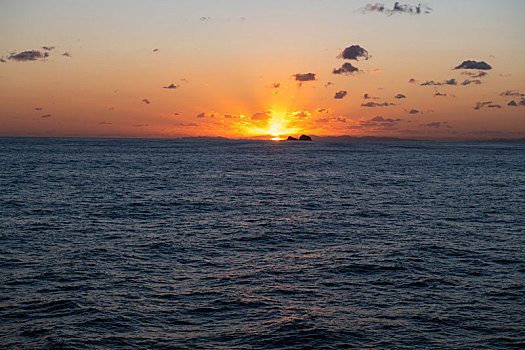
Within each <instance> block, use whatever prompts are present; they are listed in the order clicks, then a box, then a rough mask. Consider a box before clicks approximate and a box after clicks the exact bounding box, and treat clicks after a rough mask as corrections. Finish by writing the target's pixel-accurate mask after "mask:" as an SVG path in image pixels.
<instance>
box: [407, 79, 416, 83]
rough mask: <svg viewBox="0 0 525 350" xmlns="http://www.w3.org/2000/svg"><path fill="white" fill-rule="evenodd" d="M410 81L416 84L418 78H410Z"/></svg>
mask: <svg viewBox="0 0 525 350" xmlns="http://www.w3.org/2000/svg"><path fill="white" fill-rule="evenodd" d="M408 82H409V83H410V84H415V83H417V80H416V79H414V78H410V79H408Z"/></svg>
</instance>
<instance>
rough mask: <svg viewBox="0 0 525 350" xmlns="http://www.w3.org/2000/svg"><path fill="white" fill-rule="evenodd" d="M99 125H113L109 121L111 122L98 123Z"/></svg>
mask: <svg viewBox="0 0 525 350" xmlns="http://www.w3.org/2000/svg"><path fill="white" fill-rule="evenodd" d="M98 124H99V125H111V124H112V123H109V122H100V123H98Z"/></svg>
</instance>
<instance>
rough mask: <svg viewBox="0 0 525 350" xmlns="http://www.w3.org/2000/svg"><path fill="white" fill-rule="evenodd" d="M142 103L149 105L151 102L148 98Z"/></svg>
mask: <svg viewBox="0 0 525 350" xmlns="http://www.w3.org/2000/svg"><path fill="white" fill-rule="evenodd" d="M142 103H145V104H147V105H149V104H150V103H151V102H150V100H148V99H147V98H144V99H142Z"/></svg>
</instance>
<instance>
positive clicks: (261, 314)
mask: <svg viewBox="0 0 525 350" xmlns="http://www.w3.org/2000/svg"><path fill="white" fill-rule="evenodd" d="M524 248H525V144H523V143H522V144H519V143H518V144H510V143H481V142H471V143H460V142H456V143H445V142H416V141H413V142H409V141H407V142H401V141H400V142H335V141H334V142H329V141H315V140H314V141H312V142H307V141H305V142H301V141H298V142H282V141H281V142H275V141H254V140H217V139H211V140H210V139H173V140H161V139H75V138H0V347H1V348H2V349H346V348H357V349H474V348H476V349H509V348H510V349H512V348H515V349H522V348H524V347H525V285H524V284H525V249H524Z"/></svg>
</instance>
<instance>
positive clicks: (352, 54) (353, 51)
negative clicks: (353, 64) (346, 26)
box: [337, 45, 372, 61]
mask: <svg viewBox="0 0 525 350" xmlns="http://www.w3.org/2000/svg"><path fill="white" fill-rule="evenodd" d="M337 57H338V58H344V59H346V60H356V61H359V58H362V59H365V60H367V59H369V58H370V57H372V56H370V54H369V53H368V51H366V50H365V49H363V48H362V47H361V46H359V45H352V46H349V47H347V48H346V49H344V50H343V52H341V54H340V55H339V56H337Z"/></svg>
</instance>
